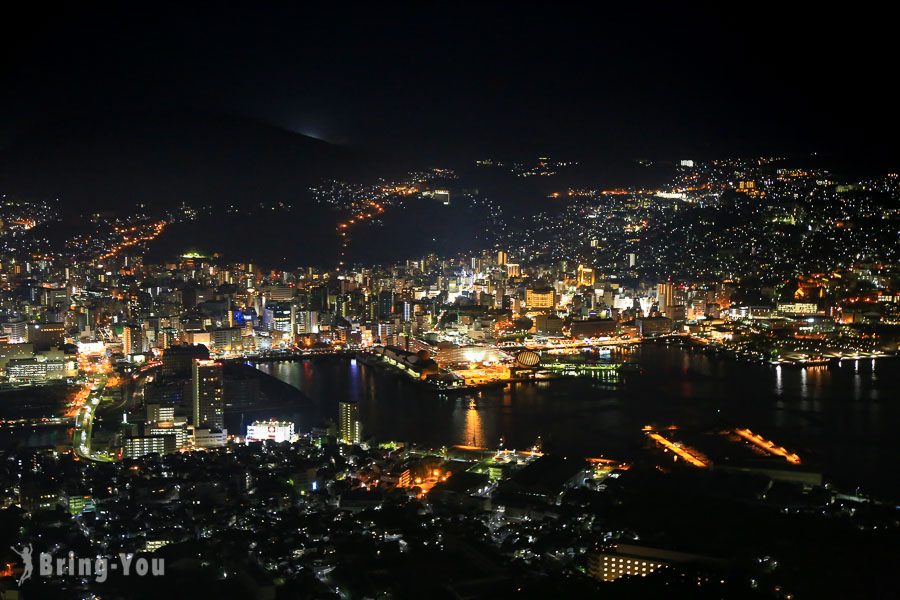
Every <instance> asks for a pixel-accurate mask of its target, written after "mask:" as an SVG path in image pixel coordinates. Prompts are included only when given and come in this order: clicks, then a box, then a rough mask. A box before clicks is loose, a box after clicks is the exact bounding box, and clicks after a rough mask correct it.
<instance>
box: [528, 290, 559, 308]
mask: <svg viewBox="0 0 900 600" xmlns="http://www.w3.org/2000/svg"><path fill="white" fill-rule="evenodd" d="M525 306H526V307H527V308H529V309H535V310H550V309H553V308H555V307H556V291H555V290H554V289H553V288H551V287H543V288H530V287H529V288H526V289H525Z"/></svg>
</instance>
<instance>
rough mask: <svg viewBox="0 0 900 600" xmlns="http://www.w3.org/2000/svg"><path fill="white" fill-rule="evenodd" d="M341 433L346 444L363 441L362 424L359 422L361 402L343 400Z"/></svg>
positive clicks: (340, 410) (341, 406)
mask: <svg viewBox="0 0 900 600" xmlns="http://www.w3.org/2000/svg"><path fill="white" fill-rule="evenodd" d="M338 410H339V412H340V415H339V417H340V427H341V430H340V435H341V441H342V442H344V443H345V444H358V443H360V441H362V424H361V423H360V422H359V404H357V403H356V402H341V403H340V404H339V409H338Z"/></svg>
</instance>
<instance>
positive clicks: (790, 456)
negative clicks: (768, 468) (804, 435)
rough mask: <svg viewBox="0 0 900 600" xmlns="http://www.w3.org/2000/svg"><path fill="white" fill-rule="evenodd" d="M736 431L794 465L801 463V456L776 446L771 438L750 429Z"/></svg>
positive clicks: (759, 446) (754, 443)
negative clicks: (768, 438)
mask: <svg viewBox="0 0 900 600" xmlns="http://www.w3.org/2000/svg"><path fill="white" fill-rule="evenodd" d="M734 432H735V433H736V434H738V435H739V436H741V437H742V438H744V439H745V440H747V441H748V442H750V443H751V444H753V445H754V446H756V447H758V448H761V449H762V450H765V451H766V452H768V453H769V454H773V455H775V456H780V457H782V458H784V459H785V460H786V461H788V462H789V463H791V464H792V465H799V464H800V457H799V456H797V455H796V454H795V453H792V452H789V451H788V450H786V449H785V448H784V447H782V446H776V445H775V442H773V441H771V440H767V439H766V438H764V437H763V436H761V435H759V434H756V433H753V432H752V431H750V430H749V429H735V430H734Z"/></svg>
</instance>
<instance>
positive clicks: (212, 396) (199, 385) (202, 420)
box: [192, 360, 225, 429]
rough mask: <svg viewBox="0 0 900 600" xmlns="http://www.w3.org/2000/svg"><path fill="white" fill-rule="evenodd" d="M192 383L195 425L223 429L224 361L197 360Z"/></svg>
mask: <svg viewBox="0 0 900 600" xmlns="http://www.w3.org/2000/svg"><path fill="white" fill-rule="evenodd" d="M192 384H193V401H194V427H200V426H201V425H205V426H209V427H213V428H217V429H222V428H223V427H224V426H225V421H224V401H223V393H222V392H223V384H222V363H219V362H216V361H213V360H195V361H194V368H193V379H192Z"/></svg>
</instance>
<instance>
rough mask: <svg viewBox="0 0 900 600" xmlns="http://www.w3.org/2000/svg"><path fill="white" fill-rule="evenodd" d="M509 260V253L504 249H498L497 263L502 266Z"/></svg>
mask: <svg viewBox="0 0 900 600" xmlns="http://www.w3.org/2000/svg"><path fill="white" fill-rule="evenodd" d="M508 260H509V255H508V254H507V253H506V250H500V251H499V252H497V265H499V266H501V267H502V266H504V265H505V264H506V263H507V261H508Z"/></svg>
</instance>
